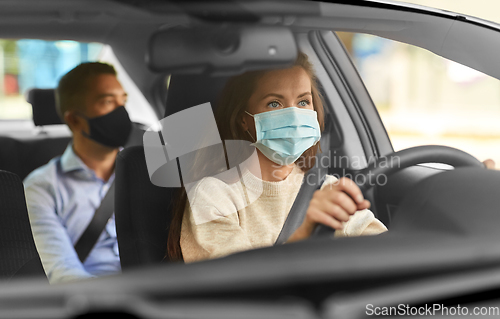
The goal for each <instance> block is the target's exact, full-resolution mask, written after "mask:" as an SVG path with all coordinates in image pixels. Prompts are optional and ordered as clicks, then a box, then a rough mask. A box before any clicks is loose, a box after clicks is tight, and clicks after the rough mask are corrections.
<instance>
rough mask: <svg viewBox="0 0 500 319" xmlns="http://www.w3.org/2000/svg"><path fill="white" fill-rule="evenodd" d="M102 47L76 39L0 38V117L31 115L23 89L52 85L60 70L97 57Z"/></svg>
mask: <svg viewBox="0 0 500 319" xmlns="http://www.w3.org/2000/svg"><path fill="white" fill-rule="evenodd" d="M102 48H103V45H102V44H100V43H83V42H76V41H44V40H37V39H20V40H6V39H2V40H0V120H9V119H31V116H32V114H31V105H30V104H29V103H28V102H27V101H26V98H25V93H26V91H27V90H29V89H31V88H41V89H49V88H55V87H56V86H57V83H58V81H59V78H60V77H61V76H62V75H63V74H65V73H66V72H68V71H69V70H71V69H72V68H73V67H75V66H76V65H77V64H79V63H81V62H86V61H93V60H96V59H97V58H98V56H99V53H100V52H101V50H102Z"/></svg>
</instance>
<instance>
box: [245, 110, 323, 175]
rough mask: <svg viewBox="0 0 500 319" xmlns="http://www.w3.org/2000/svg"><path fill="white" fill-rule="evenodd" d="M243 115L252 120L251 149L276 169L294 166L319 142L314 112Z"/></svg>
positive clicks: (318, 129)
mask: <svg viewBox="0 0 500 319" xmlns="http://www.w3.org/2000/svg"><path fill="white" fill-rule="evenodd" d="M245 112H246V111H245ZM246 113H247V114H248V115H250V116H252V117H253V118H254V120H255V131H256V132H257V139H256V141H255V142H254V143H253V144H252V145H254V146H255V147H257V148H258V149H259V150H260V151H261V152H262V154H264V155H265V156H266V157H267V158H269V159H270V160H271V161H273V162H275V163H276V164H278V165H289V164H292V163H294V162H295V161H296V160H297V159H298V158H299V157H300V156H301V155H302V153H304V152H305V151H306V150H307V149H308V148H310V147H311V146H313V145H316V143H318V141H319V139H320V138H321V132H320V128H319V123H318V115H317V113H316V111H313V110H307V109H300V108H297V107H287V108H283V109H279V110H275V111H269V112H262V113H258V114H255V115H252V114H250V113H248V112H246Z"/></svg>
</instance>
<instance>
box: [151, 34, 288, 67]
mask: <svg viewBox="0 0 500 319" xmlns="http://www.w3.org/2000/svg"><path fill="white" fill-rule="evenodd" d="M296 57H297V46H296V43H295V39H294V37H293V34H292V32H291V31H290V30H289V29H288V28H286V27H267V26H234V25H232V26H224V27H203V28H201V27H196V28H173V29H167V30H161V31H158V32H156V33H155V34H154V35H153V36H152V37H151V39H150V41H149V48H148V52H147V56H146V61H147V63H148V65H149V68H150V69H151V70H152V71H154V72H165V73H209V74H219V73H221V74H225V75H227V74H229V75H230V74H236V73H241V72H243V71H247V70H255V69H267V68H279V67H286V66H288V65H291V64H292V63H293V62H294V61H295V59H296Z"/></svg>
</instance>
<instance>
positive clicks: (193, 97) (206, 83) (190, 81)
mask: <svg viewBox="0 0 500 319" xmlns="http://www.w3.org/2000/svg"><path fill="white" fill-rule="evenodd" d="M228 79H229V78H228V77H225V76H207V75H199V74H196V75H195V74H189V75H186V74H174V75H172V76H171V78H170V85H169V87H168V92H167V104H166V109H165V117H167V116H169V115H172V114H174V113H177V112H179V111H182V110H184V109H187V108H190V107H192V106H196V105H199V104H203V103H206V102H210V104H211V105H212V109H215V105H216V103H217V99H218V97H219V94H220V93H221V91H222V89H223V88H224V85H225V84H226V82H227V80H228Z"/></svg>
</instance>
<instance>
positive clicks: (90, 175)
mask: <svg viewBox="0 0 500 319" xmlns="http://www.w3.org/2000/svg"><path fill="white" fill-rule="evenodd" d="M114 178H115V175H114V173H113V175H112V176H111V177H110V178H109V180H108V181H104V180H102V179H101V178H99V177H97V176H96V175H95V172H94V171H93V170H91V169H90V168H88V167H87V166H86V165H85V164H84V163H83V162H82V161H81V159H80V158H79V157H78V156H77V155H76V154H75V152H74V151H73V144H72V143H70V144H69V145H68V147H67V148H66V150H65V151H64V154H63V155H62V156H58V157H55V158H53V159H52V160H50V162H49V163H47V164H45V165H44V166H42V167H39V168H37V169H36V170H34V171H33V172H31V173H30V174H29V175H28V176H27V177H26V179H25V180H24V187H25V192H26V202H27V206H28V213H29V217H30V223H31V228H32V231H33V237H34V239H35V244H36V247H37V250H38V253H39V254H40V258H41V260H42V264H43V267H44V269H45V273H46V274H47V277H48V279H49V281H50V283H59V282H66V281H73V280H79V279H84V278H89V277H95V276H103V275H109V274H115V273H118V272H120V270H121V267H120V258H119V255H118V242H117V240H116V228H115V217H114V214H113V215H112V217H111V218H110V219H109V220H108V223H107V225H106V227H105V229H104V230H103V232H102V234H101V235H100V237H99V239H98V241H97V243H96V245H95V246H94V248H93V249H92V251H91V252H90V254H89V255H88V257H87V259H86V260H85V262H84V263H83V264H82V263H81V262H80V260H79V258H78V255H77V254H76V252H75V249H74V244H75V243H76V242H77V240H78V239H79V238H80V236H81V235H82V234H83V232H84V230H85V229H86V228H87V226H88V224H89V223H90V221H91V220H92V217H93V216H94V213H95V211H96V209H97V208H98V207H99V205H100V204H101V201H102V199H103V198H104V196H105V195H106V192H107V191H108V189H109V187H110V186H111V184H112V182H113V180H114Z"/></svg>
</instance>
